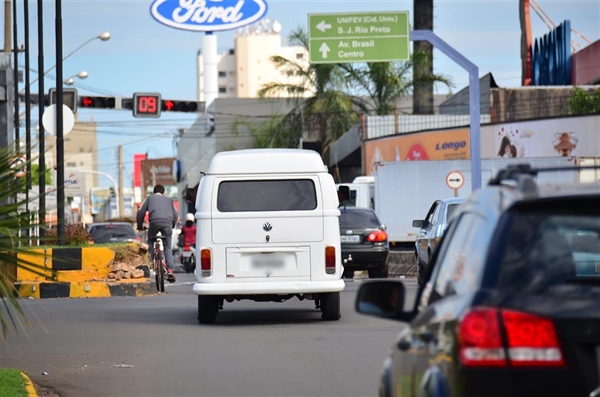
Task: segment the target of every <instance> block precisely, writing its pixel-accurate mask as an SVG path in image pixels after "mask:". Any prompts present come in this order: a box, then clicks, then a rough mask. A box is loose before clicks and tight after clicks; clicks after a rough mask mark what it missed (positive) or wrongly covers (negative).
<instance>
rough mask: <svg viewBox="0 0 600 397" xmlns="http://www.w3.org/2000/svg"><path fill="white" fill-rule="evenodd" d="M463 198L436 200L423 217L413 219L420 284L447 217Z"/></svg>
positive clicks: (446, 225) (418, 280) (444, 229)
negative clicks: (417, 233) (417, 231)
mask: <svg viewBox="0 0 600 397" xmlns="http://www.w3.org/2000/svg"><path fill="white" fill-rule="evenodd" d="M464 200H465V199H464V198H460V197H450V198H445V199H441V200H436V201H435V202H434V203H433V204H432V205H431V208H429V211H428V212H427V215H426V216H425V219H417V220H414V221H413V223H412V225H413V227H418V228H420V229H421V230H419V235H418V236H417V240H416V241H415V255H416V256H417V282H418V283H419V285H421V284H422V280H421V278H422V275H423V274H424V273H425V269H426V268H427V266H429V259H430V258H431V255H432V254H433V251H434V250H435V248H436V247H437V245H438V243H439V242H440V240H441V238H442V235H443V234H444V232H445V231H446V228H447V227H448V219H449V218H450V216H451V215H452V212H453V211H454V210H455V209H456V207H458V205H459V204H460V203H462V202H463V201H464Z"/></svg>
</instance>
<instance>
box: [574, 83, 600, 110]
mask: <svg viewBox="0 0 600 397" xmlns="http://www.w3.org/2000/svg"><path fill="white" fill-rule="evenodd" d="M567 105H568V107H569V111H570V112H571V113H572V114H575V115H584V114H598V113H600V89H597V90H595V91H587V90H584V89H582V88H580V87H574V88H573V93H572V94H571V96H570V97H569V99H567Z"/></svg>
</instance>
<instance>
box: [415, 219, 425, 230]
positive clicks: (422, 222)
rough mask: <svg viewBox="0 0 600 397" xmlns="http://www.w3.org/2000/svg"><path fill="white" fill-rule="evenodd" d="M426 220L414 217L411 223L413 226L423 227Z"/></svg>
mask: <svg viewBox="0 0 600 397" xmlns="http://www.w3.org/2000/svg"><path fill="white" fill-rule="evenodd" d="M426 223H427V221H425V220H422V219H415V220H414V221H413V223H412V225H413V227H418V228H419V229H421V228H424V227H425V224H426Z"/></svg>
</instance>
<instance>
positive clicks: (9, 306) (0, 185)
mask: <svg viewBox="0 0 600 397" xmlns="http://www.w3.org/2000/svg"><path fill="white" fill-rule="evenodd" d="M13 157H14V154H13V153H12V152H11V151H10V150H9V149H7V148H4V149H0V299H2V304H3V305H4V308H3V309H2V310H0V338H1V339H2V340H5V339H6V336H7V333H8V329H9V326H11V325H12V327H13V328H14V329H15V330H18V329H24V328H25V327H26V326H27V325H28V321H27V318H26V317H25V314H24V312H23V310H22V309H21V307H20V305H19V302H18V300H17V298H16V297H15V294H14V286H13V285H14V282H15V281H16V280H15V278H16V274H17V272H16V269H17V268H18V267H26V268H27V270H28V271H31V272H34V273H36V274H40V275H43V274H44V273H43V272H42V270H43V267H41V266H39V265H36V264H34V263H32V262H31V261H29V260H27V259H24V257H23V256H22V255H18V254H20V253H25V252H26V253H27V255H28V256H27V257H29V258H32V260H33V258H34V257H35V256H36V255H37V254H36V253H34V252H32V251H29V250H28V247H27V243H28V237H19V236H20V233H19V232H20V231H21V230H24V229H32V228H33V227H35V225H34V224H33V222H32V220H31V218H30V216H29V214H28V213H27V212H23V211H21V210H22V209H23V208H24V207H25V201H20V202H19V201H15V200H14V197H17V193H18V192H19V189H20V184H19V183H16V181H15V178H14V174H13V171H14V170H12V169H11V168H10V159H12V158H13ZM40 255H43V254H40Z"/></svg>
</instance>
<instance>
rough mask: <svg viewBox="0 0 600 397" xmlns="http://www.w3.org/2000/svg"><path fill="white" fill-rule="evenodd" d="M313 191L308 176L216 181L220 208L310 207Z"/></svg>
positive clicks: (313, 201) (313, 203)
mask: <svg viewBox="0 0 600 397" xmlns="http://www.w3.org/2000/svg"><path fill="white" fill-rule="evenodd" d="M315 208H317V192H316V189H315V184H314V182H313V181H312V180H310V179H277V180H273V179H269V180H251V181H248V180H246V181H226V182H221V183H220V184H219V191H218V196H217V209H218V210H219V211H220V212H256V211H310V210H314V209H315Z"/></svg>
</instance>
